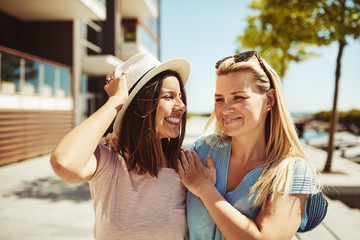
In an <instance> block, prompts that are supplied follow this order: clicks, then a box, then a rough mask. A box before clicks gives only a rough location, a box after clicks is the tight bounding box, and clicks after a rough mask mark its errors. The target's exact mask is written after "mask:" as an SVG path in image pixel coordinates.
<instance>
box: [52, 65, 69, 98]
mask: <svg viewBox="0 0 360 240" xmlns="http://www.w3.org/2000/svg"><path fill="white" fill-rule="evenodd" d="M70 77H71V76H70V71H69V70H65V69H61V70H60V89H59V90H58V91H60V92H64V96H70V95H71V87H70ZM61 94H62V93H61ZM56 95H57V96H59V94H56Z"/></svg>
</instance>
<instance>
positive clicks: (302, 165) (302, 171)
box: [293, 157, 312, 177]
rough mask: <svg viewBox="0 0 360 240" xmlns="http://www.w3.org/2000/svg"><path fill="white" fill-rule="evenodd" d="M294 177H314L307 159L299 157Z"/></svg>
mask: <svg viewBox="0 0 360 240" xmlns="http://www.w3.org/2000/svg"><path fill="white" fill-rule="evenodd" d="M293 169H294V176H304V177H312V170H311V167H310V165H309V163H308V162H307V160H306V159H304V158H301V157H297V158H296V159H295V161H294V168H293Z"/></svg>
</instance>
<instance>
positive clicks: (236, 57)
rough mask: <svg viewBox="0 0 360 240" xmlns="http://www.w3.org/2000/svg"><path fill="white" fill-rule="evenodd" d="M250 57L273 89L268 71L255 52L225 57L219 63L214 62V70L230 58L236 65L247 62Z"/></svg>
mask: <svg viewBox="0 0 360 240" xmlns="http://www.w3.org/2000/svg"><path fill="white" fill-rule="evenodd" d="M252 56H255V57H256V59H257V60H258V61H259V64H260V67H261V68H262V70H263V71H264V72H265V74H266V76H267V77H268V78H269V80H270V85H271V88H273V83H272V78H271V76H270V73H269V71H268V70H267V68H266V67H265V64H264V62H263V60H262V59H261V57H260V56H259V54H258V53H257V52H256V51H246V52H242V53H239V54H237V55H234V56H229V57H225V58H223V59H220V60H219V61H217V62H216V64H215V68H216V69H219V67H220V66H221V64H222V63H223V62H225V61H226V60H228V59H230V58H234V62H235V63H238V62H244V61H247V60H248V59H249V58H251V57H252Z"/></svg>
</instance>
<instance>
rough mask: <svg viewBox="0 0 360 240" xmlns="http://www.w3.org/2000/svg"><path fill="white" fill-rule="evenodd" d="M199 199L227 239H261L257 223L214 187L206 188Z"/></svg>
mask: <svg viewBox="0 0 360 240" xmlns="http://www.w3.org/2000/svg"><path fill="white" fill-rule="evenodd" d="M199 197H200V199H201V200H202V202H203V203H204V205H205V207H206V209H207V210H208V212H209V214H210V215H211V217H212V219H213V220H214V222H215V223H216V225H217V227H218V228H219V230H220V231H221V233H222V234H223V235H224V237H225V238H226V239H260V236H261V234H260V231H259V229H258V227H257V225H256V224H255V222H254V221H252V220H251V219H250V218H248V217H246V216H245V215H243V214H242V213H241V212H239V211H238V210H237V209H235V208H234V207H233V206H232V205H231V204H230V203H229V202H228V201H226V199H224V197H223V196H222V195H221V194H220V193H219V191H218V190H217V189H216V187H215V186H214V185H212V186H210V185H209V186H207V187H206V188H204V189H203V192H202V193H201V195H200V196H199Z"/></svg>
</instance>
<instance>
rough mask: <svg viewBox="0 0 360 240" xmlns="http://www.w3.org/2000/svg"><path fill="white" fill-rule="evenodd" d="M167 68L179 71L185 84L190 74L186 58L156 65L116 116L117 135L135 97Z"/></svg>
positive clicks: (132, 92) (115, 130)
mask: <svg viewBox="0 0 360 240" xmlns="http://www.w3.org/2000/svg"><path fill="white" fill-rule="evenodd" d="M166 70H171V71H174V72H177V73H178V74H179V75H180V77H181V80H182V82H183V84H184V85H185V84H186V82H187V80H188V78H189V75H190V64H189V62H187V61H186V60H184V59H172V60H169V61H166V62H164V63H161V64H160V65H158V66H156V67H155V68H153V69H151V70H150V71H149V72H148V73H146V74H145V76H144V77H143V78H142V79H141V80H140V82H138V83H137V85H136V86H135V88H134V89H133V90H132V91H131V93H130V94H129V96H128V98H127V99H126V101H125V103H124V105H123V106H122V108H121V110H120V111H119V112H118V114H117V116H116V118H115V122H114V126H113V132H114V133H115V134H116V135H117V136H119V135H120V126H121V122H122V119H123V117H124V115H125V112H126V110H127V109H128V107H129V105H130V103H131V101H132V100H133V98H134V97H135V96H136V94H137V93H138V92H139V91H140V90H141V89H142V87H144V85H145V84H146V83H147V82H148V81H149V80H151V79H152V78H153V77H155V76H156V75H157V74H159V73H161V72H163V71H166Z"/></svg>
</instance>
